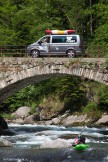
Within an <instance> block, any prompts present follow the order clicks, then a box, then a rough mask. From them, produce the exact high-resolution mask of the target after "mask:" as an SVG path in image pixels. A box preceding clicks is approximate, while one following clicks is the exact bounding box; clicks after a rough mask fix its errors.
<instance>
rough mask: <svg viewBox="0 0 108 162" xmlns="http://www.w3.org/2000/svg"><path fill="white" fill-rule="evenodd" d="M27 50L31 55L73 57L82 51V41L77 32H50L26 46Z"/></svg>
mask: <svg viewBox="0 0 108 162" xmlns="http://www.w3.org/2000/svg"><path fill="white" fill-rule="evenodd" d="M27 52H28V54H29V55H31V56H32V57H40V56H68V57H75V56H77V55H81V53H82V42H81V38H80V36H79V35H77V34H50V35H45V36H43V37H42V38H40V39H39V40H38V41H37V42H35V43H33V44H30V45H29V46H28V47H27Z"/></svg>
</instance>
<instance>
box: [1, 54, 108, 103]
mask: <svg viewBox="0 0 108 162" xmlns="http://www.w3.org/2000/svg"><path fill="white" fill-rule="evenodd" d="M105 62H106V59H103V58H50V57H49V58H35V59H34V58H15V57H13V58H10V57H8V58H5V57H4V58H3V57H1V58H0V103H2V102H3V101H5V100H6V99H7V98H8V97H9V96H11V95H12V94H14V93H15V92H17V91H18V90H20V89H22V88H24V87H26V86H28V85H30V84H34V83H36V82H40V81H42V80H45V79H49V78H52V77H54V76H61V75H62V76H63V75H76V76H80V77H82V78H88V79H90V80H94V81H98V82H100V83H103V84H106V85H108V68H107V67H106V64H105Z"/></svg>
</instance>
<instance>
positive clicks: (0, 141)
mask: <svg viewBox="0 0 108 162" xmlns="http://www.w3.org/2000/svg"><path fill="white" fill-rule="evenodd" d="M4 146H6V147H10V146H13V144H12V143H11V142H9V141H7V140H5V139H3V138H1V137H0V147H4Z"/></svg>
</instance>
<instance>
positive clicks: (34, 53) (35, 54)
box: [31, 49, 40, 58]
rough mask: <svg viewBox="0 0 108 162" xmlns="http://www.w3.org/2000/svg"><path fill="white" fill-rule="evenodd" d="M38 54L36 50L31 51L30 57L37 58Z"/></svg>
mask: <svg viewBox="0 0 108 162" xmlns="http://www.w3.org/2000/svg"><path fill="white" fill-rule="evenodd" d="M39 54H40V53H39V51H38V50H36V49H34V50H32V51H31V55H32V57H33V58H37V57H39Z"/></svg>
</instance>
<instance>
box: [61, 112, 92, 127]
mask: <svg viewBox="0 0 108 162" xmlns="http://www.w3.org/2000/svg"><path fill="white" fill-rule="evenodd" d="M88 121H89V120H88V119H87V115H86V114H85V115H80V116H77V115H71V116H68V117H66V118H65V119H63V121H62V124H63V125H65V126H70V125H74V124H80V123H83V122H88Z"/></svg>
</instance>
